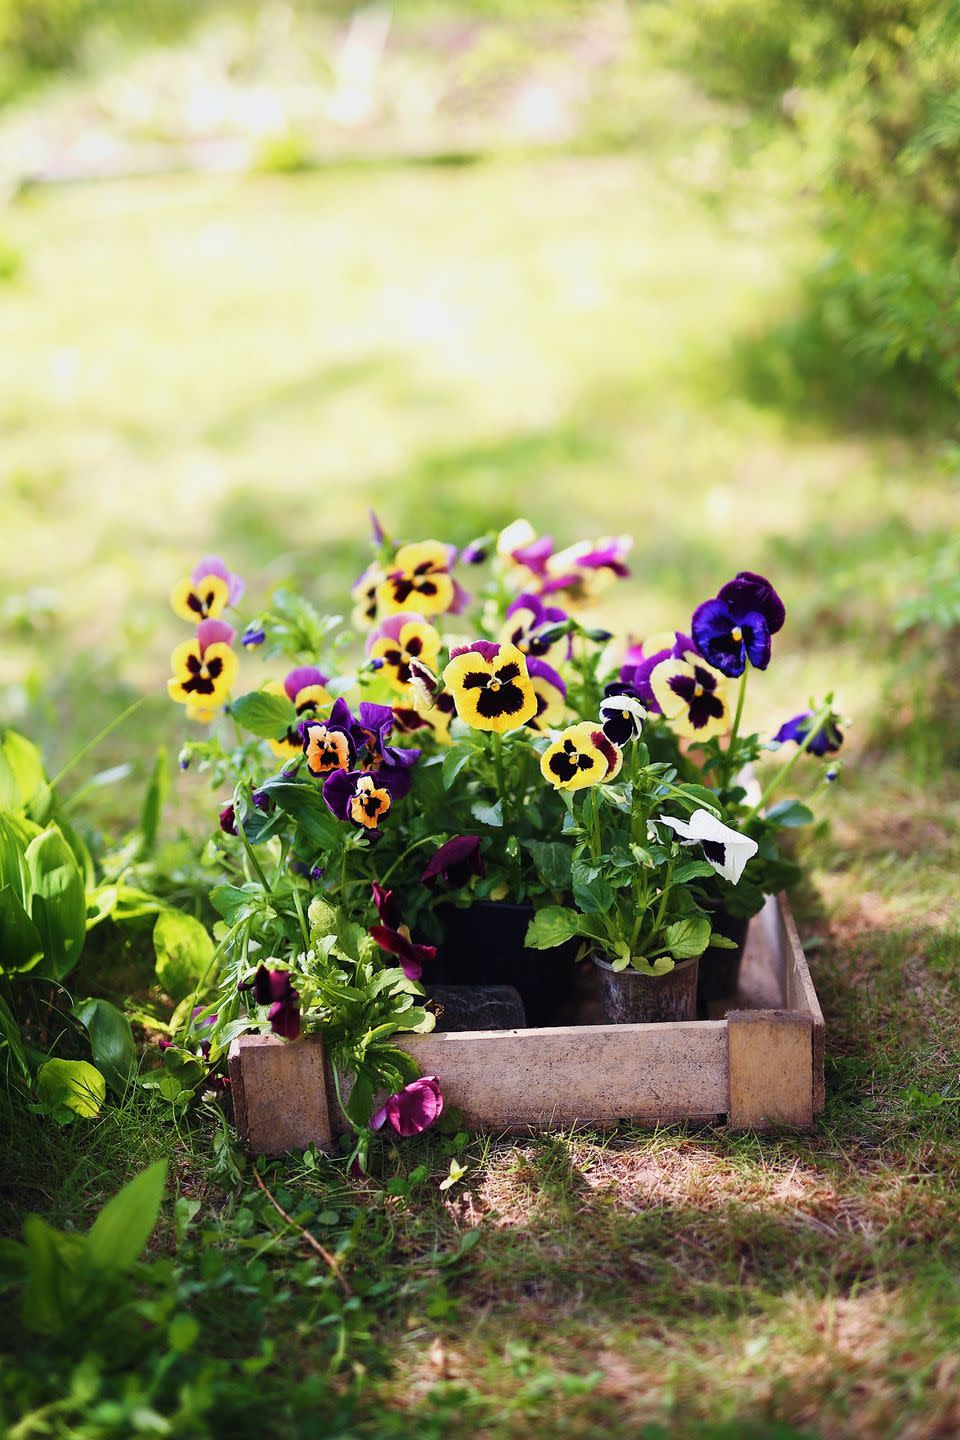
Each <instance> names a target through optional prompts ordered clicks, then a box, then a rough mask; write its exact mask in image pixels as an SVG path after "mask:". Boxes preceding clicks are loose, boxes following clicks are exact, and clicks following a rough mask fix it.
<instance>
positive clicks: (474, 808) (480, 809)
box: [470, 800, 503, 829]
mask: <svg viewBox="0 0 960 1440" xmlns="http://www.w3.org/2000/svg"><path fill="white" fill-rule="evenodd" d="M470 814H471V815H472V816H473V818H474V820H476V822H477V824H478V825H489V826H491V827H492V828H494V829H496V828H498V827H499V826H501V825H502V824H503V801H502V800H494V802H493V804H492V805H490V804H487V803H486V801H483V800H475V801H474V802H473V804H472V805H471V806H470Z"/></svg>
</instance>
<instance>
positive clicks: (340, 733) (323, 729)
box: [300, 701, 356, 777]
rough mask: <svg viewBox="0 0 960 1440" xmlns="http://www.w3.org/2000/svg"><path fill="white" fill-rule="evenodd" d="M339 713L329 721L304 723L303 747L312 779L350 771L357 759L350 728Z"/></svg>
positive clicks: (329, 718)
mask: <svg viewBox="0 0 960 1440" xmlns="http://www.w3.org/2000/svg"><path fill="white" fill-rule="evenodd" d="M337 703H338V704H339V703H340V702H339V701H338V702H337ZM335 712H336V706H335V707H334V711H332V712H331V714H330V716H329V717H328V718H327V719H326V720H320V719H316V720H304V721H301V723H300V736H301V747H302V749H303V753H304V755H305V756H306V761H307V769H308V770H309V771H310V774H311V775H315V776H318V777H319V776H321V775H329V774H331V772H333V771H335V770H340V771H347V770H349V769H350V766H351V765H352V764H353V762H354V759H355V758H356V746H355V744H354V741H353V736H352V735H351V734H350V727H349V724H348V723H344V717H343V716H342V714H337V713H335ZM348 714H349V712H348Z"/></svg>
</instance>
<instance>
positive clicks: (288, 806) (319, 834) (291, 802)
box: [244, 780, 346, 850]
mask: <svg viewBox="0 0 960 1440" xmlns="http://www.w3.org/2000/svg"><path fill="white" fill-rule="evenodd" d="M261 788H262V789H264V790H265V791H266V792H267V794H268V795H269V796H270V798H271V800H273V801H274V802H275V803H276V804H277V806H278V807H279V808H280V809H281V810H282V811H283V812H284V814H285V815H289V816H290V817H291V818H292V819H293V820H295V821H296V822H297V824H298V825H299V826H300V828H301V829H302V831H303V833H304V835H305V836H306V838H307V839H308V840H309V841H310V842H311V844H313V845H316V846H318V847H319V848H320V849H324V850H326V849H329V848H330V847H331V846H334V845H340V844H342V842H343V838H344V834H345V833H346V827H345V826H344V825H343V823H342V822H341V821H340V820H338V819H337V818H336V816H335V815H332V814H331V813H330V811H329V810H328V808H327V803H326V801H325V800H324V798H323V794H322V792H321V791H320V789H319V788H318V787H317V786H316V785H314V784H313V783H312V782H310V781H303V782H300V781H297V780H268V781H267V783H266V784H265V785H264V786H262V787H261ZM258 813H259V812H258ZM270 818H272V817H270ZM244 828H245V829H246V828H248V825H247V822H245V824H244Z"/></svg>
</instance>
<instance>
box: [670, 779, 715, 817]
mask: <svg viewBox="0 0 960 1440" xmlns="http://www.w3.org/2000/svg"><path fill="white" fill-rule="evenodd" d="M670 798H671V800H679V801H681V803H683V804H686V805H689V807H690V812H691V814H692V813H693V811H694V810H699V809H700V807H701V806H703V807H704V808H705V809H707V810H709V811H710V813H711V814H712V815H719V816H721V817H722V816H723V807H722V806H721V804H720V801H719V800H718V799H717V796H716V795H715V794H714V792H713V791H712V790H708V789H707V787H706V786H705V785H679V786H678V787H677V789H676V790H674V791H673V792H672V794H671V796H670Z"/></svg>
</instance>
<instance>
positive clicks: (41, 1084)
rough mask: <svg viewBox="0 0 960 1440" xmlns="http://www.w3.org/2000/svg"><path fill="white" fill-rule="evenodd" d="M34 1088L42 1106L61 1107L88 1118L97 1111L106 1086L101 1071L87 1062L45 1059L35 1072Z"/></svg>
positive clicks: (105, 1092)
mask: <svg viewBox="0 0 960 1440" xmlns="http://www.w3.org/2000/svg"><path fill="white" fill-rule="evenodd" d="M37 1089H38V1090H39V1092H40V1098H41V1099H42V1101H43V1103H44V1105H46V1106H47V1108H48V1109H50V1110H56V1109H58V1108H59V1107H60V1106H61V1105H62V1106H65V1107H66V1109H67V1110H72V1111H73V1112H74V1113H75V1114H77V1115H82V1116H83V1117H84V1118H85V1119H89V1118H90V1117H92V1116H93V1115H97V1114H99V1112H100V1106H101V1105H102V1104H103V1102H104V1100H105V1099H106V1096H107V1085H106V1081H105V1080H104V1078H103V1076H102V1075H101V1074H100V1071H99V1070H97V1069H96V1068H95V1067H94V1066H93V1065H89V1064H88V1063H87V1061H86V1060H47V1061H46V1062H45V1063H44V1064H43V1065H41V1066H40V1069H39V1071H38V1073H37Z"/></svg>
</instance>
